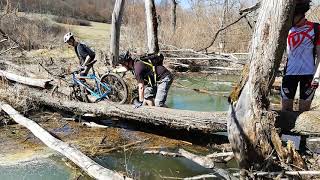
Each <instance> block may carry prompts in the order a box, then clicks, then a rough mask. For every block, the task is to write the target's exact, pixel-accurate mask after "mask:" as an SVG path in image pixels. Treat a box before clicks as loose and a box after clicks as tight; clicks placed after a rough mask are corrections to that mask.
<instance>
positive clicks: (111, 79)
mask: <svg viewBox="0 0 320 180" xmlns="http://www.w3.org/2000/svg"><path fill="white" fill-rule="evenodd" d="M101 83H103V84H104V85H105V86H107V87H108V88H109V89H107V88H105V87H104V86H102V85H100V89H101V91H102V93H106V92H109V93H108V94H107V97H108V99H107V100H109V101H112V102H116V103H119V104H123V103H125V102H126V100H127V98H128V89H127V85H126V83H125V82H124V81H123V79H122V78H121V77H120V76H119V75H117V74H114V73H109V74H106V75H104V76H102V78H101Z"/></svg>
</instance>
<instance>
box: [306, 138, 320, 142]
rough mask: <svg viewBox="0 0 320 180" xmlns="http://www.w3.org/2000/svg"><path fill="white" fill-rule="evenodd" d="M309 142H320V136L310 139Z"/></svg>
mask: <svg viewBox="0 0 320 180" xmlns="http://www.w3.org/2000/svg"><path fill="white" fill-rule="evenodd" d="M308 142H320V138H312V139H308Z"/></svg>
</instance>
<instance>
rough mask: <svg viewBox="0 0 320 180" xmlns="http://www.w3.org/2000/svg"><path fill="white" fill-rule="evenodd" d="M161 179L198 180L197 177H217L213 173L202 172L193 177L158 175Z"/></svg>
mask: <svg viewBox="0 0 320 180" xmlns="http://www.w3.org/2000/svg"><path fill="white" fill-rule="evenodd" d="M160 178H161V179H183V180H198V179H208V178H209V179H210V178H217V176H216V175H214V173H211V174H203V175H198V176H194V177H186V178H179V177H168V176H160Z"/></svg>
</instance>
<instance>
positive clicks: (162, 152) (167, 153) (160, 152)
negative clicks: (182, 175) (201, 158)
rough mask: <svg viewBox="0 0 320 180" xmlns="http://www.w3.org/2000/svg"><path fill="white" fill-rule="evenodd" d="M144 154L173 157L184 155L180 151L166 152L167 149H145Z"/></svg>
mask: <svg viewBox="0 0 320 180" xmlns="http://www.w3.org/2000/svg"><path fill="white" fill-rule="evenodd" d="M143 154H160V155H162V156H171V157H181V156H182V155H181V154H180V153H172V152H166V151H161V150H149V151H144V152H143Z"/></svg>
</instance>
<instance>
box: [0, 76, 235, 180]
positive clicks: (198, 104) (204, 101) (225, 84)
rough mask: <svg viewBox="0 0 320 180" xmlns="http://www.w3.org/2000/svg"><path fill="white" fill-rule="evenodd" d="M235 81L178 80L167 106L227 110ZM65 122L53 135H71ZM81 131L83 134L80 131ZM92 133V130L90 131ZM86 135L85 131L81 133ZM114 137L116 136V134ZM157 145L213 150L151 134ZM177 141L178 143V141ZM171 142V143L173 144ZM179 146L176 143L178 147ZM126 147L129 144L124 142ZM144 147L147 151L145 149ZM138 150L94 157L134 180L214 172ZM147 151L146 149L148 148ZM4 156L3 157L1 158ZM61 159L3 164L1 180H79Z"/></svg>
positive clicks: (124, 133) (126, 133) (129, 136)
mask: <svg viewBox="0 0 320 180" xmlns="http://www.w3.org/2000/svg"><path fill="white" fill-rule="evenodd" d="M232 79H233V78H230V79H227V78H222V77H221V76H215V77H210V78H179V79H176V80H175V82H176V83H177V84H178V85H173V86H172V88H171V90H170V93H169V96H168V106H169V107H171V108H176V109H188V110H196V111H225V110H227V108H228V104H227V99H226V95H227V94H228V93H226V92H229V91H230V89H231V85H232ZM193 89H202V90H205V91H206V93H197V92H195V91H194V90H193ZM63 124H65V123H64V122H63V123H62V125H61V126H59V127H60V128H58V129H59V130H61V131H62V132H60V131H59V132H57V128H53V129H52V132H55V133H58V134H59V133H63V134H65V135H69V134H70V133H71V134H72V133H74V132H70V131H69V130H70V128H66V127H69V126H66V125H63ZM114 129H116V131H117V132H118V133H117V135H116V136H119V138H120V139H122V140H123V139H125V140H128V141H136V140H141V139H143V138H145V137H144V136H143V137H142V135H141V134H142V133H139V132H136V131H135V130H128V129H123V128H110V129H107V130H106V131H107V132H105V133H106V134H108V135H110V132H111V131H114ZM78 131H82V130H81V129H78ZM89 133H90V130H89ZM82 134H83V132H82ZM113 136H114V135H113ZM148 137H151V138H152V139H153V141H154V142H152V143H153V144H152V145H149V146H148V147H150V146H158V145H159V144H161V145H160V146H161V147H162V150H166V151H170V152H175V151H177V149H178V148H181V147H182V148H187V149H188V150H190V151H194V152H199V153H203V154H208V153H210V150H209V149H207V148H206V147H198V146H196V145H192V144H187V145H185V146H184V145H182V144H183V143H180V142H179V141H177V140H174V141H175V142H174V143H172V144H173V145H172V144H171V145H170V147H165V146H164V144H165V145H167V144H169V141H172V140H171V139H168V138H165V137H161V136H160V137H159V136H157V137H155V136H154V135H152V134H151V135H150V134H148ZM176 141H177V142H176ZM170 143H171V142H170ZM175 143H176V144H175ZM122 144H126V143H122ZM141 148H144V147H143V146H142V147H141ZM141 148H138V149H137V150H129V151H126V152H125V153H124V152H114V153H111V154H108V155H104V156H101V155H100V156H98V157H96V158H95V160H96V161H97V162H99V163H100V164H101V165H103V166H105V167H106V168H109V169H113V170H116V171H119V172H126V173H127V174H129V175H130V176H131V177H134V178H135V179H146V180H149V179H150V180H151V179H162V178H161V177H164V176H167V177H180V178H182V177H192V176H196V175H201V174H207V173H212V171H211V170H208V169H205V168H203V167H201V166H199V165H197V164H195V163H193V162H191V161H189V160H187V159H185V158H172V157H163V156H160V155H145V154H143V150H141ZM146 149H147V148H146ZM0 156H1V155H0ZM61 159H62V157H59V156H58V157H57V156H56V157H54V158H52V157H50V158H42V159H37V160H32V161H29V162H27V163H19V164H15V165H4V164H1V163H0V179H1V180H2V179H3V180H7V179H8V180H19V179H24V180H42V179H49V180H51V179H59V180H63V179H74V178H78V176H79V175H77V174H79V172H78V171H76V170H74V169H72V168H70V167H68V166H66V165H65V163H64V162H63V161H62V160H61ZM218 166H220V167H221V168H225V169H229V168H236V167H237V166H236V164H234V163H232V162H231V163H229V164H220V165H218ZM79 179H90V178H88V177H81V178H79ZM218 179H219V178H218Z"/></svg>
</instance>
